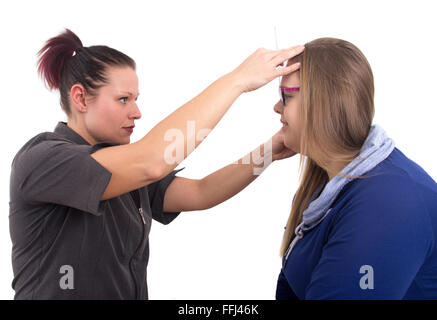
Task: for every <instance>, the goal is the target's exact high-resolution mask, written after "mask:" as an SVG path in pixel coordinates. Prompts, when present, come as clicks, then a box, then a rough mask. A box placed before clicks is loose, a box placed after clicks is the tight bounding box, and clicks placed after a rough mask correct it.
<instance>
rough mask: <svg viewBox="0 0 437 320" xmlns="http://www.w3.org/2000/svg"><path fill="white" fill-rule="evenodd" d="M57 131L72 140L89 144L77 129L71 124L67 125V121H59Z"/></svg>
mask: <svg viewBox="0 0 437 320" xmlns="http://www.w3.org/2000/svg"><path fill="white" fill-rule="evenodd" d="M55 133H57V134H60V135H62V136H63V137H65V138H67V139H68V140H70V141H73V142H75V143H77V144H87V145H90V144H89V143H88V141H86V140H85V139H84V138H82V136H81V135H80V134H78V133H77V132H76V131H74V130H73V129H71V128H70V127H69V126H67V123H66V122H62V121H59V122H58V124H57V125H56V128H55Z"/></svg>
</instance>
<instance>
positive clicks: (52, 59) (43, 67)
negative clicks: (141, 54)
mask: <svg viewBox="0 0 437 320" xmlns="http://www.w3.org/2000/svg"><path fill="white" fill-rule="evenodd" d="M38 56H39V59H38V74H39V75H40V76H41V77H42V78H43V80H44V81H45V83H46V85H47V86H48V87H49V88H50V89H51V90H53V89H58V90H59V92H60V96H61V107H62V109H63V110H64V111H65V112H66V113H67V115H68V116H70V115H71V110H70V102H69V96H70V89H71V87H72V86H73V85H74V84H77V83H79V84H81V85H82V86H83V87H84V89H85V90H86V91H87V94H88V95H90V96H91V97H93V96H96V95H97V90H98V89H99V88H100V87H102V86H103V85H104V84H107V83H108V79H107V77H106V71H107V68H108V67H109V66H120V67H131V68H132V69H134V70H135V68H136V64H135V61H134V60H133V59H131V58H130V57H128V56H127V55H125V54H124V53H122V52H120V51H117V50H115V49H112V48H110V47H107V46H91V47H83V45H82V42H81V41H80V39H79V37H78V36H76V35H75V34H74V33H73V32H72V31H70V30H69V29H65V32H63V33H61V34H60V35H58V36H56V37H53V38H51V39H49V40H48V41H47V42H46V43H45V45H44V47H43V48H42V49H41V50H40V51H39V52H38Z"/></svg>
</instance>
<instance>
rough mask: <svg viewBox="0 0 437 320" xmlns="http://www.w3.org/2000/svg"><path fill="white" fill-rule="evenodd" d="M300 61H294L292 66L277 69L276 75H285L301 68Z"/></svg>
mask: <svg viewBox="0 0 437 320" xmlns="http://www.w3.org/2000/svg"><path fill="white" fill-rule="evenodd" d="M300 66H301V64H300V62H296V63H293V64H292V65H291V66H287V67H284V68H280V69H277V70H276V75H275V76H276V77H283V76H286V75H288V74H290V73H293V72H295V71H297V70H299V69H300Z"/></svg>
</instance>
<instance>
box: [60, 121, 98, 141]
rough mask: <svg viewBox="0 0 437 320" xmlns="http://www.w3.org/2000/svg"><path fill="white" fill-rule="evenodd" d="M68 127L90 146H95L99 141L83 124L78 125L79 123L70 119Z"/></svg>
mask: <svg viewBox="0 0 437 320" xmlns="http://www.w3.org/2000/svg"><path fill="white" fill-rule="evenodd" d="M67 126H68V127H69V128H70V129H72V130H73V131H74V132H76V133H77V134H79V135H80V136H81V137H82V138H84V139H85V140H86V141H87V142H88V143H89V144H90V145H95V144H96V143H97V141H96V140H95V139H94V138H93V137H92V136H91V135H90V134H89V132H88V130H87V129H86V127H85V125H84V124H83V123H78V122H77V121H74V120H72V119H69V120H68V122H67Z"/></svg>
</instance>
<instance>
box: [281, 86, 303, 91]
mask: <svg viewBox="0 0 437 320" xmlns="http://www.w3.org/2000/svg"><path fill="white" fill-rule="evenodd" d="M299 88H300V87H280V88H279V90H281V92H290V91H299Z"/></svg>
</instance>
